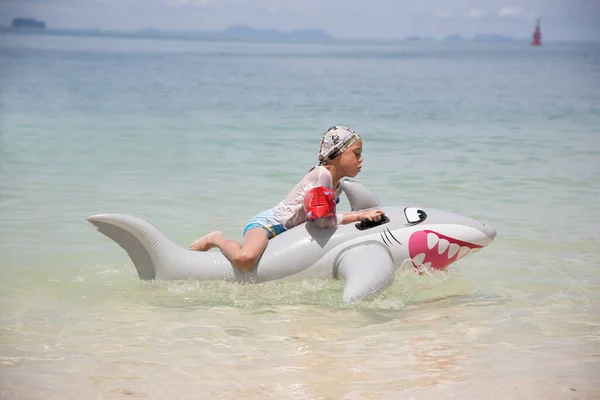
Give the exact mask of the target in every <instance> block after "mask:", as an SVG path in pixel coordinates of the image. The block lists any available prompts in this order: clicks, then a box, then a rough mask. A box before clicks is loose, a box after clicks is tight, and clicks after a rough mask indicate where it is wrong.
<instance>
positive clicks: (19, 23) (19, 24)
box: [10, 17, 46, 29]
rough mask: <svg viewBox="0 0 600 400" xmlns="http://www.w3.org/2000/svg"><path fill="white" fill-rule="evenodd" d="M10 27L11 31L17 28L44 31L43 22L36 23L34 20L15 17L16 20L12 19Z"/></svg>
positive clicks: (44, 24) (44, 25)
mask: <svg viewBox="0 0 600 400" xmlns="http://www.w3.org/2000/svg"><path fill="white" fill-rule="evenodd" d="M10 27H11V28H13V29H18V28H35V29H45V28H46V23H45V22H44V21H38V20H37V19H35V18H23V17H17V18H14V19H13V20H12V21H11V22H10Z"/></svg>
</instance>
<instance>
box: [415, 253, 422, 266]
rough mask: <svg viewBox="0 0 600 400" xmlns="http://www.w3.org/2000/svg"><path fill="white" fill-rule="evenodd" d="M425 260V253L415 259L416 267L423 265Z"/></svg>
mask: <svg viewBox="0 0 600 400" xmlns="http://www.w3.org/2000/svg"><path fill="white" fill-rule="evenodd" d="M424 259H425V253H421V254H418V255H416V256H414V257H413V262H414V263H415V265H421V263H422V262H423V260H424Z"/></svg>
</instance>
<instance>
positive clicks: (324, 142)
mask: <svg viewBox="0 0 600 400" xmlns="http://www.w3.org/2000/svg"><path fill="white" fill-rule="evenodd" d="M359 140H361V137H360V135H359V134H358V133H357V132H356V131H354V130H352V129H350V128H346V127H344V126H332V127H331V128H329V129H327V131H326V132H325V133H324V134H323V137H322V138H321V144H320V145H319V165H323V164H325V163H326V162H327V161H329V160H333V159H334V158H336V157H337V156H339V155H340V154H342V153H343V152H344V151H346V149H348V147H350V146H352V145H353V144H354V143H356V142H358V141H359Z"/></svg>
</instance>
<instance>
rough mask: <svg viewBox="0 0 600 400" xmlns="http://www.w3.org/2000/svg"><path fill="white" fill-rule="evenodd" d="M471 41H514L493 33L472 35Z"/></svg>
mask: <svg viewBox="0 0 600 400" xmlns="http://www.w3.org/2000/svg"><path fill="white" fill-rule="evenodd" d="M473 40H474V41H475V42H515V41H516V39H514V38H511V37H509V36H504V35H498V34H495V33H483V34H479V35H474V36H473Z"/></svg>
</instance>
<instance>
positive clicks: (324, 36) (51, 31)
mask: <svg viewBox="0 0 600 400" xmlns="http://www.w3.org/2000/svg"><path fill="white" fill-rule="evenodd" d="M21 27H27V28H29V27H36V28H40V27H42V28H45V23H43V22H41V21H37V20H34V19H24V18H15V19H14V20H13V23H12V24H11V26H10V27H9V28H2V27H0V32H1V31H6V30H8V31H14V32H20V31H21V30H20V29H15V28H21ZM23 33H29V34H32V33H39V34H48V35H61V36H108V37H136V38H162V39H184V40H185V39H187V40H248V41H330V40H335V38H334V37H333V36H332V35H330V34H329V33H328V32H325V31H321V30H316V29H314V30H311V29H305V30H293V31H290V32H285V31H280V30H276V29H256V28H253V27H251V26H247V25H234V26H231V27H229V28H227V29H226V30H224V31H202V30H159V29H155V28H148V29H141V30H137V31H107V30H102V29H64V28H48V29H44V30H43V31H41V30H39V31H36V30H29V29H26V30H25V31H23Z"/></svg>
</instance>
